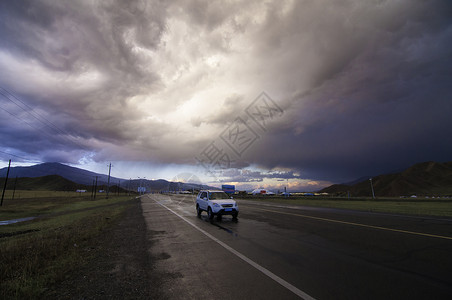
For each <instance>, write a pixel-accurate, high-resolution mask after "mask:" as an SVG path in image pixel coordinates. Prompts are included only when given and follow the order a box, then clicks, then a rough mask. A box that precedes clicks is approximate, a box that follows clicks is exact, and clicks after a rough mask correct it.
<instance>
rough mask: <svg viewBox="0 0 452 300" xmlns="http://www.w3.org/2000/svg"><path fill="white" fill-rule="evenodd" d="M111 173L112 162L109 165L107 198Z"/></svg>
mask: <svg viewBox="0 0 452 300" xmlns="http://www.w3.org/2000/svg"><path fill="white" fill-rule="evenodd" d="M110 173H111V163H110V165H109V166H108V183H107V199H108V193H109V192H110Z"/></svg>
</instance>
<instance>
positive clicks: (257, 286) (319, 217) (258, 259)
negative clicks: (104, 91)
mask: <svg viewBox="0 0 452 300" xmlns="http://www.w3.org/2000/svg"><path fill="white" fill-rule="evenodd" d="M237 202H238V203H239V208H240V214H239V219H238V221H237V222H234V221H233V220H232V218H231V217H229V216H225V217H223V219H222V220H221V221H218V220H216V219H215V220H214V221H212V222H210V221H209V220H207V216H206V214H205V212H204V213H203V215H202V217H201V218H197V217H196V213H195V209H194V208H195V206H194V202H193V199H192V198H191V196H190V195H188V196H183V195H172V196H167V195H145V196H143V197H142V208H143V214H144V217H145V220H146V224H147V227H148V231H149V238H150V239H151V249H150V251H151V254H152V255H153V256H154V257H156V258H157V262H156V264H155V268H156V269H157V271H159V272H163V273H164V274H166V275H168V276H165V278H168V279H167V280H165V282H164V283H163V285H162V286H161V288H162V290H163V291H164V294H165V295H166V296H167V297H168V298H172V299H299V298H305V299H452V220H451V219H435V218H421V217H409V216H396V215H388V214H376V213H365V212H356V211H346V210H337V209H325V208H309V207H301V206H289V205H279V204H278V205H277V204H269V203H256V202H254V201H245V200H237Z"/></svg>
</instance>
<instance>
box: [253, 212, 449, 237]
mask: <svg viewBox="0 0 452 300" xmlns="http://www.w3.org/2000/svg"><path fill="white" fill-rule="evenodd" d="M253 209H255V210H263V211H268V212H274V213H278V214H283V215H291V216H297V217H303V218H308V219H313V220H319V221H325V222H332V223H339V224H346V225H352V226H359V227H366V228H372V229H379V230H386V231H393V232H399V233H406V234H413V235H420V236H426V237H431V238H438V239H445V240H452V237H449V236H443V235H435V234H429V233H422V232H415V231H408V230H402V229H394V228H388V227H381V226H374V225H366V224H360V223H354V222H347V221H339V220H334V219H327V218H320V217H313V216H308V215H303V214H296V213H289V212H283V211H277V210H270V209H264V208H256V207H255V208H253Z"/></svg>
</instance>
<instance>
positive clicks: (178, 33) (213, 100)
mask: <svg viewBox="0 0 452 300" xmlns="http://www.w3.org/2000/svg"><path fill="white" fill-rule="evenodd" d="M450 20H452V5H451V4H450V3H449V2H448V1H439V0H438V1H408V0H405V1H404V0H401V1H357V0H353V1H352V0H348V1H341V2H331V1H326V0H325V1H319V0H316V1H289V0H287V1H267V2H265V3H262V2H261V1H230V2H224V1H174V2H171V3H166V2H162V1H140V0H137V1H110V2H103V1H102V2H90V1H59V2H55V1H46V0H41V1H13V2H11V1H3V2H2V3H0V36H2V39H0V87H1V88H2V89H0V126H1V127H0V139H1V140H2V145H1V146H2V148H1V151H3V152H2V153H3V154H2V156H1V157H2V158H3V157H4V156H6V155H5V154H4V153H5V152H6V153H11V154H14V155H16V157H22V158H29V159H31V160H34V161H60V162H70V163H75V164H77V163H82V162H85V161H98V162H103V161H107V160H108V161H112V160H113V161H115V160H117V161H131V162H133V161H135V162H137V163H140V162H142V161H146V162H150V163H153V164H159V165H165V164H175V165H178V164H179V165H194V164H196V160H195V159H194V158H195V157H196V156H197V155H199V153H200V152H201V151H202V150H203V149H204V148H205V147H206V146H207V145H208V144H209V143H210V142H211V141H214V140H216V139H218V137H219V135H220V134H221V132H222V131H223V130H224V129H225V128H226V127H227V126H229V125H230V124H231V123H232V122H233V121H234V120H235V118H237V117H238V116H240V117H243V118H244V119H245V120H246V121H247V122H250V126H251V124H252V120H249V119H247V118H246V116H247V115H246V113H245V109H246V107H247V106H248V105H249V104H250V103H251V102H252V101H253V100H254V99H255V98H256V97H257V96H258V95H259V94H260V93H261V92H262V91H265V92H266V93H267V94H268V95H269V96H270V97H271V98H272V99H273V100H274V101H275V102H276V103H277V104H278V106H279V107H281V108H282V110H283V111H284V114H283V116H282V117H280V118H275V119H274V120H272V121H271V122H269V124H268V127H267V128H266V130H264V131H258V134H259V139H258V140H257V142H256V143H254V144H253V145H252V147H250V148H249V149H247V151H246V152H245V153H243V155H241V156H240V157H235V159H236V160H237V161H238V162H237V165H236V166H241V167H246V166H248V167H250V166H252V167H253V168H254V169H253V168H251V169H250V168H248V169H243V168H242V169H243V170H238V172H241V175H240V176H242V177H243V172H245V173H246V172H253V171H255V170H257V169H258V168H259V169H260V170H261V171H256V172H257V173H255V174H253V175H252V176H249V180H252V178H254V179H256V180H259V179H260V178H262V176H264V175H262V174H266V175H265V176H270V177H271V175H269V174H273V175H277V174H280V175H281V174H282V175H283V174H286V175H287V174H292V175H293V174H299V177H297V179H298V180H301V178H308V179H313V180H325V181H331V182H346V181H350V180H353V179H355V178H357V177H360V176H363V175H374V174H378V173H381V172H388V171H391V170H396V169H399V168H402V167H406V166H408V165H410V164H412V163H416V162H419V161H426V160H437V161H446V160H450V159H451V157H450V153H452V151H451V150H452V142H451V140H450V139H449V138H447V137H448V136H451V135H452V124H451V123H452V121H451V120H452V119H451V118H450V117H449V116H450V113H451V112H452V107H451V105H452V104H451V101H450V99H451V96H452V90H451V89H450V81H451V77H452V76H451V75H452V74H451V71H450V70H452V66H451V64H452V62H451V60H450V57H452V22H451V21H450ZM253 126H254V125H253ZM256 130H259V129H256ZM3 159H6V157H5V158H3ZM231 172H232V171H231ZM281 172H282V173H281ZM282 175H281V176H282ZM253 176H255V177H253ZM278 176H279V175H278ZM297 176H298V175H297ZM276 177H277V176H276ZM225 178H226V177H225ZM293 178H296V176H294V177H293ZM229 179H230V180H231V181H233V179H240V178H233V176H229ZM241 179H243V180H244V181H246V180H247V179H245V178H241Z"/></svg>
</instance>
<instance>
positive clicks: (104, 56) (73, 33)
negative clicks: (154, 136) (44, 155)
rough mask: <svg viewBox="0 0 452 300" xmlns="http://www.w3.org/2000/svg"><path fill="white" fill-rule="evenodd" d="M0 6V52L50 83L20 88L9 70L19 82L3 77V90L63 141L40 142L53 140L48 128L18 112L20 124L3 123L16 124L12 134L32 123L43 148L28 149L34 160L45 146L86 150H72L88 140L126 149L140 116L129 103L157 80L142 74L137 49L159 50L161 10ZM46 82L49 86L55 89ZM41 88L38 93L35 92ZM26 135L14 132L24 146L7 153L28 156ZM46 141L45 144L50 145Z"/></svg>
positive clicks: (139, 4) (125, 5)
mask: <svg viewBox="0 0 452 300" xmlns="http://www.w3.org/2000/svg"><path fill="white" fill-rule="evenodd" d="M0 5H1V8H0V14H1V15H0V20H1V21H0V22H1V26H0V35H1V36H2V39H1V40H0V49H1V50H2V51H3V52H4V53H8V54H9V55H11V56H12V57H14V58H15V59H17V60H18V61H22V62H23V61H29V62H30V63H32V64H35V65H36V66H35V68H36V69H38V71H37V73H38V72H42V73H43V72H46V73H43V74H42V75H43V76H44V77H45V76H48V77H49V80H48V81H47V82H46V81H45V79H43V82H40V81H39V79H36V81H37V82H26V81H21V78H20V75H19V74H20V70H17V69H14V70H12V71H13V72H15V73H16V74H7V73H6V72H2V74H0V79H1V83H2V86H8V85H9V86H13V87H14V88H15V90H18V92H16V91H14V89H11V88H10V87H8V88H9V89H10V91H11V92H12V93H13V94H14V95H15V96H16V97H17V98H18V99H21V101H24V102H25V103H28V106H27V107H26V110H29V111H31V112H32V113H33V112H34V110H35V109H40V110H42V111H43V112H42V116H43V119H45V120H47V119H50V120H52V122H53V123H54V124H55V125H56V126H57V127H58V128H59V129H61V130H62V131H64V132H59V134H60V135H66V136H65V137H63V138H60V139H58V138H57V137H55V138H53V139H49V138H48V136H45V135H49V134H50V135H52V134H53V133H52V132H51V131H50V132H49V130H48V129H49V128H45V126H44V128H41V127H43V126H42V124H40V123H39V122H38V120H36V119H33V118H32V117H30V115H27V114H26V113H24V112H23V111H21V113H22V115H24V114H25V116H20V115H18V114H17V113H14V116H12V115H9V116H8V117H11V118H13V119H15V121H16V122H10V123H9V129H10V131H9V134H11V131H14V128H15V126H16V125H15V124H16V123H17V121H19V122H21V123H22V125H23V124H24V123H30V124H29V125H31V127H32V133H33V134H34V136H37V137H39V140H40V141H42V143H41V144H42V147H40V146H38V145H37V144H36V143H35V144H34V146H35V145H36V146H37V147H33V148H34V151H33V150H31V149H30V150H31V151H33V152H38V151H40V150H39V149H46V147H48V144H49V143H50V144H53V145H55V144H56V145H58V144H60V145H61V147H64V144H66V146H67V147H71V148H72V149H73V147H74V146H75V148H80V151H83V150H86V147H85V146H83V145H81V144H79V143H77V142H74V140H75V139H79V138H80V139H82V140H84V141H85V142H84V144H85V145H88V144H89V140H90V139H96V140H100V141H105V142H111V143H116V142H117V141H118V140H121V141H123V142H126V141H130V140H131V139H132V135H131V134H130V130H133V129H136V127H137V125H136V124H134V122H133V121H131V120H136V119H139V118H140V117H142V116H143V112H140V111H138V110H136V109H134V105H131V104H130V103H129V99H130V97H133V96H136V95H140V94H141V93H143V92H147V91H149V89H152V87H153V86H155V85H158V84H159V76H158V74H157V73H155V72H154V71H153V70H150V69H147V65H148V63H149V61H148V58H146V57H143V56H142V55H141V54H140V53H137V52H136V51H135V50H134V49H135V47H142V48H144V49H154V48H155V47H157V45H158V43H159V42H160V37H161V34H162V32H163V31H164V29H165V7H163V5H162V4H160V3H158V2H157V3H150V2H149V3H148V2H143V1H117V2H114V3H107V2H99V3H97V4H92V5H85V3H82V2H74V1H61V2H57V3H53V2H46V1H13V2H2V3H1V4H0ZM39 70H41V71H39ZM4 71H5V70H4ZM14 77H15V78H14ZM50 80H53V81H54V83H55V84H54V85H53V86H52V85H51V83H49V81H50ZM39 84H42V85H43V87H42V88H39V87H36V88H33V87H34V86H35V85H39ZM91 84H92V86H90V85H91ZM44 85H45V86H44ZM30 86H31V87H30ZM29 87H30V88H29ZM27 90H28V91H29V92H28V91H27ZM2 103H8V99H5V97H3V98H2ZM9 104H11V103H9ZM19 111H20V109H19ZM35 123H36V124H35ZM22 125H19V126H22ZM28 130H30V128H28ZM22 134H23V135H22ZM28 135H30V133H27V132H26V131H17V132H16V133H15V140H17V141H21V142H17V143H19V144H21V143H23V144H25V145H24V146H23V147H20V145H19V144H17V143H16V144H15V145H11V146H13V147H14V146H15V147H19V148H18V149H22V150H24V151H26V150H27V149H26V148H30V147H26V142H25V141H30V139H29V137H28ZM135 136H136V135H135ZM44 139H48V141H47V143H46V142H45V141H44ZM55 139H56V140H57V141H59V143H55ZM68 140H70V141H72V142H71V143H68ZM38 144H39V143H38ZM91 144H92V143H91ZM91 146H93V145H91ZM52 148H54V147H50V149H52ZM88 148H89V147H88ZM62 150H63V149H61V151H62Z"/></svg>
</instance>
